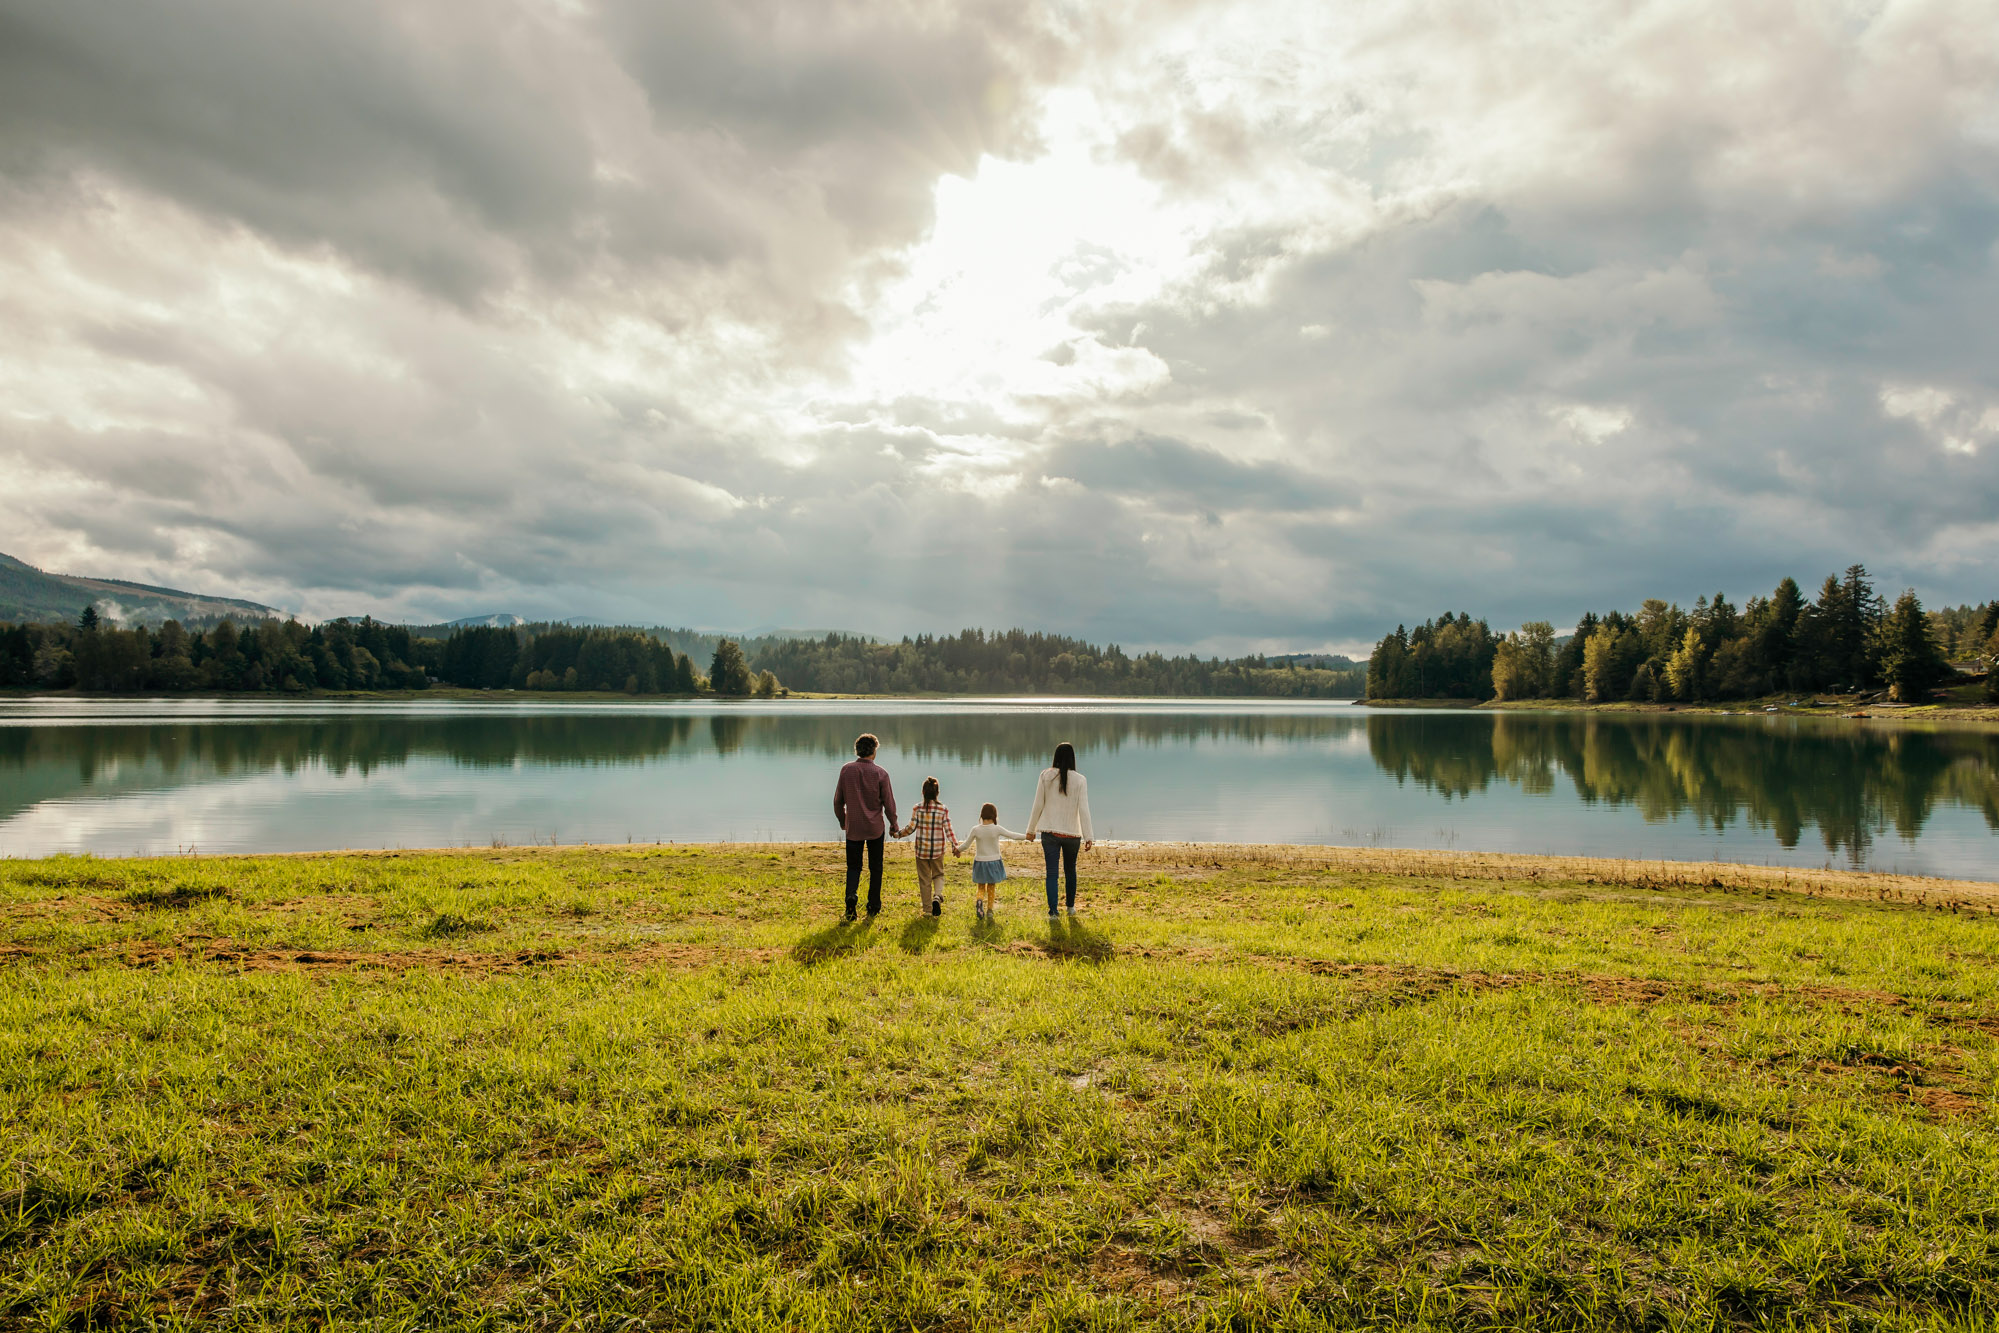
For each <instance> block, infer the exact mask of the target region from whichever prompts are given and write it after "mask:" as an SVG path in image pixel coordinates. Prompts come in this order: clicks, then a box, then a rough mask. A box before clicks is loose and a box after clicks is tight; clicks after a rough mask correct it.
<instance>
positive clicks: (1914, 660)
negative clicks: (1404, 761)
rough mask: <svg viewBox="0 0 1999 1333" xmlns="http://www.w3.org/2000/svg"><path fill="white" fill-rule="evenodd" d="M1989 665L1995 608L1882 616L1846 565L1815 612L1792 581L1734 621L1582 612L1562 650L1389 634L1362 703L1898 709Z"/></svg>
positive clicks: (1426, 626)
mask: <svg viewBox="0 0 1999 1333" xmlns="http://www.w3.org/2000/svg"><path fill="white" fill-rule="evenodd" d="M1995 657H1999V601H1995V602H1986V603H1982V604H1980V605H1978V606H1958V607H1952V608H1949V609H1947V610H1942V611H1925V610H1924V609H1923V605H1922V603H1921V602H1920V601H1918V600H1917V598H1916V595H1915V594H1914V593H1913V592H1905V593H1903V594H1902V595H1901V596H1900V597H1898V598H1897V599H1896V600H1895V601H1894V602H1893V603H1892V604H1890V603H1889V602H1887V601H1886V600H1885V599H1884V598H1882V597H1881V596H1879V595H1878V594H1877V593H1876V592H1875V591H1874V587H1873V585H1872V584H1871V583H1870V582H1869V581H1868V577H1867V570H1866V568H1865V567H1863V566H1861V565H1854V566H1852V567H1851V568H1849V569H1848V570H1847V571H1846V573H1845V574H1844V575H1843V576H1841V575H1833V576H1829V577H1828V578H1827V579H1826V581H1825V583H1824V584H1823V585H1821V587H1820V588H1819V594H1818V597H1817V598H1816V599H1815V600H1811V601H1807V600H1806V599H1805V596H1804V594H1803V592H1802V591H1801V590H1800V589H1799V587H1798V584H1797V581H1796V580H1794V579H1788V578H1787V579H1785V580H1784V581H1783V582H1782V583H1779V584H1778V585H1777V587H1776V589H1775V591H1773V592H1772V593H1771V594H1770V596H1768V597H1752V598H1750V599H1749V601H1748V602H1747V604H1745V605H1744V606H1743V607H1742V608H1741V609H1740V610H1738V609H1737V608H1736V607H1735V606H1734V605H1733V604H1731V603H1730V602H1729V600H1728V599H1727V598H1726V597H1725V596H1723V595H1722V594H1720V593H1716V594H1715V596H1714V599H1713V600H1712V601H1710V600H1709V599H1707V598H1706V597H1702V598H1701V599H1700V600H1699V601H1697V602H1695V603H1694V606H1693V609H1692V610H1691V611H1686V610H1682V609H1681V608H1680V607H1679V606H1678V605H1677V604H1669V603H1667V602H1663V601H1660V600H1658V599H1656V598H1653V599H1648V600H1647V601H1646V602H1645V603H1644V604H1643V605H1642V606H1640V607H1639V609H1638V611H1637V612H1636V613H1635V614H1633V613H1627V612H1623V611H1608V612H1605V613H1604V614H1603V615H1601V616H1599V615H1597V614H1596V613H1594V612H1591V613H1589V614H1587V615H1585V616H1584V617H1583V618H1582V620H1581V621H1580V622H1578V624H1577V625H1576V628H1575V633H1574V634H1572V635H1570V636H1569V637H1568V638H1567V639H1566V640H1558V639H1557V638H1556V635H1555V629H1554V626H1552V625H1550V624H1549V623H1548V622H1546V621H1534V622H1530V623H1529V624H1526V625H1523V626H1522V627H1521V628H1520V629H1518V630H1516V631H1515V632H1513V633H1511V634H1504V635H1500V634H1494V633H1493V632H1492V629H1491V627H1490V626H1489V625H1488V624H1487V623H1486V622H1485V621H1483V620H1473V619H1472V618H1471V617H1470V616H1468V615H1453V614H1451V613H1448V612H1446V613H1445V614H1444V615H1442V616H1440V617H1439V618H1437V619H1436V620H1433V621H1425V622H1424V623H1423V624H1421V625H1418V626H1417V627H1416V628H1415V629H1413V630H1411V629H1408V628H1406V627H1404V626H1400V625H1398V626H1397V627H1396V629H1395V632H1394V633H1392V634H1388V635H1385V636H1384V637H1383V638H1382V640H1381V642H1380V643H1378V644H1376V645H1375V649H1374V653H1373V655H1372V657H1370V658H1369V660H1368V666H1367V697H1368V698H1370V699H1481V700H1483V699H1494V698H1497V699H1503V700H1513V699H1550V698H1552V699H1581V700H1584V701H1586V702H1590V703H1604V702H1611V701H1621V700H1633V701H1648V702H1649V701H1666V700H1685V701H1697V700H1722V699H1750V698H1760V697H1763V696H1765V695H1770V694H1775V693H1778V692H1799V693H1804V692H1821V691H1829V692H1836V693H1853V692H1858V691H1868V690H1886V691H1887V692H1888V694H1889V697H1890V698H1892V699H1896V700H1900V701H1905V702H1907V701H1914V700H1919V699H1923V698H1927V697H1928V696H1929V695H1930V693H1931V692H1932V691H1934V690H1935V689H1936V688H1937V687H1938V686H1940V685H1942V684H1944V683H1945V682H1947V681H1949V680H1950V679H1952V678H1953V676H1954V675H1955V672H1954V670H1953V668H1952V666H1951V665H1950V664H1951V663H1952V662H1969V663H1978V664H1981V665H1988V666H1989V665H1990V664H1991V663H1992V661H1993V659H1994V658H1995ZM1986 697H1987V698H1989V699H1992V700H1994V701H1995V702H1999V671H1988V672H1987V674H1986Z"/></svg>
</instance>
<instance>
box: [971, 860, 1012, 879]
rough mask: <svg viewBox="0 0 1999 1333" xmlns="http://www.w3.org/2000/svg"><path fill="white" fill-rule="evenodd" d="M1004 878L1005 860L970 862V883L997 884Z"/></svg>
mask: <svg viewBox="0 0 1999 1333" xmlns="http://www.w3.org/2000/svg"><path fill="white" fill-rule="evenodd" d="M1005 878H1006V862H1004V861H974V862H972V883H974V884H997V883H999V882H1000V881H1001V880H1003V879H1005Z"/></svg>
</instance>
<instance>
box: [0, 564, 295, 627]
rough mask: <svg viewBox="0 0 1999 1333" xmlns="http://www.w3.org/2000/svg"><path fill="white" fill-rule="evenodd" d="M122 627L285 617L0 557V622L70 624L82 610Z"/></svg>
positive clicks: (238, 601)
mask: <svg viewBox="0 0 1999 1333" xmlns="http://www.w3.org/2000/svg"><path fill="white" fill-rule="evenodd" d="M86 606H94V607H97V608H98V612H99V614H108V615H109V616H110V617H111V618H112V619H114V620H119V621H124V622H127V623H132V624H138V623H145V624H151V625H157V624H159V623H161V622H162V621H166V620H181V621H185V622H192V623H203V622H207V621H213V620H221V619H222V618H223V617H225V616H233V617H237V618H247V619H255V620H262V619H265V618H267V617H273V616H275V617H279V618H282V617H283V616H284V615H285V614H286V613H285V612H283V611H280V610H278V609H277V608H276V607H271V606H265V605H264V604H263V603H261V602H252V601H248V600H245V599H244V598H241V597H216V596H212V595H210V594H208V593H198V592H187V591H184V590H182V589H180V588H168V587H164V586H162V585H159V584H154V583H138V582H135V581H133V580H131V579H98V578H87V577H84V576H83V575H79V574H51V573H48V572H47V571H45V570H41V569H37V568H36V567H35V566H33V565H31V564H29V563H28V562H27V561H25V560H19V559H16V558H15V557H13V556H11V555H8V554H6V553H5V552H0V621H36V622H41V623H47V622H50V621H68V620H74V619H76V618H77V616H79V615H81V614H82V612H83V608H84V607H86Z"/></svg>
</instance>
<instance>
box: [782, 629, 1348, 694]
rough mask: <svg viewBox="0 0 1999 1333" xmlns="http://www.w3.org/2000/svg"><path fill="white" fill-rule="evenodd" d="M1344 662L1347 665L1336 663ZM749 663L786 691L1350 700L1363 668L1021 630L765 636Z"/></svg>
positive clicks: (1342, 659)
mask: <svg viewBox="0 0 1999 1333" xmlns="http://www.w3.org/2000/svg"><path fill="white" fill-rule="evenodd" d="M1337 660H1339V661H1341V662H1345V661H1346V659H1344V658H1341V659H1337ZM755 665H756V666H757V668H758V669H759V670H766V671H771V672H774V673H775V674H776V676H777V678H778V679H779V680H782V681H783V682H784V683H785V684H786V685H788V686H790V687H791V688H792V689H797V690H814V691H824V692H828V693H841V694H912V693H924V692H935V693H940V694H1111V695H1180V696H1194V697H1202V696H1222V695H1228V696H1243V695H1256V696H1262V697H1275V698H1299V699H1338V698H1348V699H1350V698H1355V697H1357V696H1358V695H1359V694H1360V692H1361V689H1362V688H1363V686H1364V685H1365V683H1366V675H1365V673H1364V672H1362V671H1361V670H1359V669H1358V668H1355V667H1353V666H1352V664H1351V663H1349V664H1348V669H1327V668H1324V667H1308V666H1298V665H1296V664H1294V663H1287V664H1284V665H1277V664H1274V663H1272V662H1271V661H1269V660H1268V659H1267V658H1263V657H1242V658H1235V659H1221V658H1200V657H1167V656H1164V655H1163V654H1160V653H1140V654H1137V655H1135V656H1134V655H1131V654H1127V653H1126V652H1124V650H1123V649H1121V648H1119V647H1118V646H1117V645H1116V644H1112V645H1110V646H1109V647H1107V648H1099V647H1097V646H1095V645H1094V644H1089V643H1084V642H1083V641H1082V640H1080V639H1070V638H1065V637H1063V636H1061V635H1058V634H1030V633H1028V632H1027V631H1026V630H1018V629H1015V630H1007V631H1004V632H996V633H990V634H989V633H987V632H986V631H984V630H976V629H968V630H965V631H964V632H963V633H960V634H955V635H941V636H932V635H928V634H925V635H919V636H918V637H916V638H913V639H908V638H906V639H903V640H902V641H901V642H900V643H878V642H875V641H874V640H871V639H861V638H855V637H853V636H851V635H845V634H828V635H826V636H825V637H824V638H821V639H783V640H768V641H765V642H763V643H761V644H759V645H758V647H757V650H756V654H755Z"/></svg>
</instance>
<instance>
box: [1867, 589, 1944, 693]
mask: <svg viewBox="0 0 1999 1333" xmlns="http://www.w3.org/2000/svg"><path fill="white" fill-rule="evenodd" d="M1880 644H1881V655H1880V662H1881V678H1882V679H1883V680H1884V681H1886V682H1887V684H1888V693H1889V697H1891V698H1893V699H1897V700H1899V701H1901V702H1903V703H1919V702H1921V701H1922V700H1924V699H1927V698H1928V697H1929V694H1930V691H1931V690H1933V689H1935V688H1936V687H1937V686H1938V685H1940V684H1942V683H1943V682H1944V681H1945V680H1946V679H1948V678H1949V676H1950V664H1949V663H1947V662H1945V661H1944V658H1943V654H1942V653H1941V652H1939V651H1938V649H1937V645H1936V641H1935V639H1934V638H1932V637H1931V635H1930V621H1929V617H1928V616H1926V615H1924V614H1923V604H1922V603H1921V602H1919V601H1917V600H1916V594H1915V592H1914V591H1913V590H1911V591H1908V592H1904V593H1903V594H1902V595H1901V596H1900V597H1898V598H1896V599H1895V608H1894V610H1892V611H1891V612H1889V613H1888V617H1887V619H1886V620H1885V621H1884V622H1883V623H1882V627H1881V635H1880Z"/></svg>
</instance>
